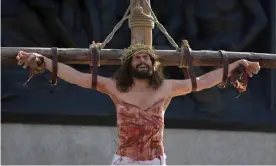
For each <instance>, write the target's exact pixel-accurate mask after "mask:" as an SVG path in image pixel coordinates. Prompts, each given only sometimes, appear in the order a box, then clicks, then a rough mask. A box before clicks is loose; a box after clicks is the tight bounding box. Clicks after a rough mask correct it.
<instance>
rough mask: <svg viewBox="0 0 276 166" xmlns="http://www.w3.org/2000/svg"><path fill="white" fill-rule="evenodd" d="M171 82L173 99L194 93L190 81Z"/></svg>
mask: <svg viewBox="0 0 276 166" xmlns="http://www.w3.org/2000/svg"><path fill="white" fill-rule="evenodd" d="M169 81H170V83H171V86H172V97H176V96H180V95H185V94H188V93H190V92H191V91H192V83H191V80H190V79H186V80H169Z"/></svg>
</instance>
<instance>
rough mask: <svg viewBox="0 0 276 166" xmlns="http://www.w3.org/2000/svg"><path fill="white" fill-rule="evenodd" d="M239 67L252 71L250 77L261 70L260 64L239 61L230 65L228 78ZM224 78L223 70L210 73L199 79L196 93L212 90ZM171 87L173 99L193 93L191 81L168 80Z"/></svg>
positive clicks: (249, 72)
mask: <svg viewBox="0 0 276 166" xmlns="http://www.w3.org/2000/svg"><path fill="white" fill-rule="evenodd" d="M239 65H242V66H244V67H245V68H247V69H249V68H250V70H247V71H248V73H247V74H248V75H249V76H250V77H252V76H253V74H257V73H258V71H259V70H260V65H259V63H258V62H250V61H247V60H239V61H236V62H234V63H232V64H230V65H229V73H228V76H231V72H232V71H233V70H234V69H235V68H237V67H238V66H239ZM222 76H223V68H220V69H217V70H213V71H211V72H208V73H206V74H204V75H202V76H200V77H197V89H196V91H201V90H204V89H208V88H211V87H213V86H215V85H217V84H219V83H220V82H221V81H222ZM168 81H169V82H170V85H171V86H172V94H171V95H172V97H175V96H180V95H185V94H188V93H191V91H192V84H191V80H190V79H186V80H168Z"/></svg>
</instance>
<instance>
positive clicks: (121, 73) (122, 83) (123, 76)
mask: <svg viewBox="0 0 276 166" xmlns="http://www.w3.org/2000/svg"><path fill="white" fill-rule="evenodd" d="M131 61H132V57H131V58H128V59H126V60H125V61H124V62H123V64H122V65H121V67H120V68H119V69H118V70H117V71H116V72H115V74H114V76H113V79H115V81H116V87H117V89H118V90H119V91H120V92H127V91H129V90H130V88H131V87H132V85H133V83H134V82H133V77H132V74H131V67H132V66H131ZM151 62H152V64H153V71H152V75H151V76H150V77H149V85H150V86H151V87H152V88H154V89H158V88H159V87H160V86H161V85H162V83H163V81H164V75H163V69H162V67H161V66H160V65H159V64H160V63H159V61H157V60H156V59H154V58H152V57H151Z"/></svg>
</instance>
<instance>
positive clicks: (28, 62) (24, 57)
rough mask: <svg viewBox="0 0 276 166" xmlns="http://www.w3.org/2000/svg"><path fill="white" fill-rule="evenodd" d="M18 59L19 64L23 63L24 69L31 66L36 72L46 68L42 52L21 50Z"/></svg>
mask: <svg viewBox="0 0 276 166" xmlns="http://www.w3.org/2000/svg"><path fill="white" fill-rule="evenodd" d="M16 59H17V60H18V65H20V66H21V65H23V68H24V69H26V68H29V69H30V70H31V71H32V72H33V73H34V74H37V73H40V72H43V71H44V70H45V62H44V58H43V56H42V55H40V54H37V53H27V52H23V51H19V52H18V54H17V56H16Z"/></svg>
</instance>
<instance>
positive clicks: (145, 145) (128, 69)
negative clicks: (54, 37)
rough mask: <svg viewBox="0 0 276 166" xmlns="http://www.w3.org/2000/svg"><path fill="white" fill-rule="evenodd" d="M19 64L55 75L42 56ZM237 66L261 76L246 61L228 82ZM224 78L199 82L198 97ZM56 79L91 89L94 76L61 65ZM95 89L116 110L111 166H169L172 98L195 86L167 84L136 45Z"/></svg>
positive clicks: (22, 56) (22, 57)
mask: <svg viewBox="0 0 276 166" xmlns="http://www.w3.org/2000/svg"><path fill="white" fill-rule="evenodd" d="M16 58H17V60H18V64H19V65H24V66H23V67H24V68H27V67H29V68H30V69H31V70H33V71H39V70H38V69H39V68H40V69H41V68H45V69H48V70H50V71H51V70H52V60H51V59H48V58H46V57H44V56H43V55H40V54H37V53H26V52H22V51H20V52H19V53H18V55H17V57H16ZM239 65H242V66H244V67H245V68H246V69H248V70H246V71H247V74H248V75H249V76H251V77H252V76H253V74H257V73H258V71H259V70H260V65H259V63H258V62H250V61H247V60H244V59H242V60H238V61H236V62H233V63H231V64H229V74H228V76H230V75H231V71H233V70H234V69H236V68H237V67H238V66H239ZM249 69H250V70H249ZM222 75H223V69H222V68H221V69H217V70H214V71H211V72H209V73H206V74H204V75H202V76H199V77H197V89H196V91H201V90H203V89H207V88H210V87H212V86H215V85H217V84H219V83H220V82H221V80H222ZM58 77H60V78H61V79H63V80H65V81H67V82H69V83H72V84H76V85H78V86H80V87H83V88H91V84H92V77H91V74H90V73H81V72H79V71H77V70H75V69H73V68H72V67H69V66H68V65H65V64H62V63H58ZM96 89H97V90H98V91H99V92H102V93H104V94H107V95H109V96H110V98H111V99H112V100H113V102H114V104H115V105H116V110H117V125H118V136H119V142H118V149H117V151H116V153H115V155H114V158H113V161H112V164H113V165H117V164H118V165H121V164H154V165H155V164H156V165H165V164H166V155H165V154H164V146H163V130H164V113H165V110H166V108H167V107H168V105H169V103H170V101H171V99H172V98H173V97H175V96H179V95H186V94H188V93H190V92H191V91H192V83H191V80H190V79H185V80H172V79H164V77H163V74H162V70H161V68H160V63H159V61H158V57H157V55H156V54H155V52H154V50H153V48H152V47H150V46H146V45H142V44H136V45H132V46H130V47H129V48H127V49H126V52H125V54H124V56H123V57H122V65H121V67H120V68H119V69H118V71H116V73H115V75H114V77H113V78H105V77H101V76H97V87H96Z"/></svg>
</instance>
